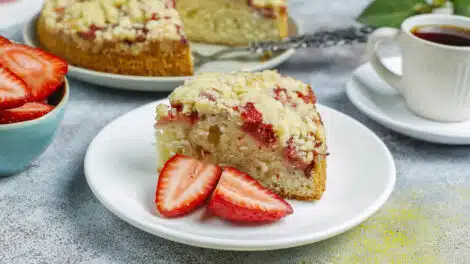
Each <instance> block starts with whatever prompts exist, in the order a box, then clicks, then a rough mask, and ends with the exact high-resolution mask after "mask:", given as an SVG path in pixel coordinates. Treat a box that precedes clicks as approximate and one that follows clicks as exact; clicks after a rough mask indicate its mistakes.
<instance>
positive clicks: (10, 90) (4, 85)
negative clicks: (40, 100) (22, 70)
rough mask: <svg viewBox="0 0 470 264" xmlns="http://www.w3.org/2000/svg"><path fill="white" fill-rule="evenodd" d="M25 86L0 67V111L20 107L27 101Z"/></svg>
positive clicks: (27, 93) (27, 94)
mask: <svg viewBox="0 0 470 264" xmlns="http://www.w3.org/2000/svg"><path fill="white" fill-rule="evenodd" d="M28 96H29V91H28V88H27V87H26V84H25V83H24V82H23V81H22V80H21V79H20V78H18V76H16V75H15V74H13V73H12V72H11V71H9V70H8V69H7V68H4V67H2V66H1V65H0V109H7V108H14V107H19V106H22V105H23V104H24V103H26V100H27V99H28Z"/></svg>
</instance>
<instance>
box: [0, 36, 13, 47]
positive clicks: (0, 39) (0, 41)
mask: <svg viewBox="0 0 470 264" xmlns="http://www.w3.org/2000/svg"><path fill="white" fill-rule="evenodd" d="M8 43H11V41H10V40H9V39H7V38H5V37H3V36H0V45H3V44H8Z"/></svg>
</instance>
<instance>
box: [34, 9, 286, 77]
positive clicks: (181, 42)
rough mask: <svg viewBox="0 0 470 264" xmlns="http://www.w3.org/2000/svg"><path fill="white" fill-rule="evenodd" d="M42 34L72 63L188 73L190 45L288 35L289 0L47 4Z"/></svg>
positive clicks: (49, 46) (147, 72) (40, 28)
mask: <svg viewBox="0 0 470 264" xmlns="http://www.w3.org/2000/svg"><path fill="white" fill-rule="evenodd" d="M37 36H38V39H39V42H40V43H41V44H42V45H43V46H44V47H45V48H46V49H47V50H48V51H50V52H52V53H54V54H55V55H58V56H60V57H62V58H64V59H66V60H67V61H68V62H69V63H70V64H72V65H76V66H80V67H84V68H87V69H91V70H95V71H101V72H109V73H116V74H126V75H140V76H187V75H192V74H193V73H194V69H193V62H192V58H191V49H190V43H189V41H188V40H190V41H196V42H205V43H217V44H225V45H242V44H247V43H248V42H250V41H260V40H277V39H281V38H282V37H285V36H287V8H286V0H248V1H246V0H201V1H193V0H46V1H45V4H44V6H43V9H42V12H41V15H40V17H39V20H38V23H37Z"/></svg>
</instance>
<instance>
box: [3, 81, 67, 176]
mask: <svg viewBox="0 0 470 264" xmlns="http://www.w3.org/2000/svg"><path fill="white" fill-rule="evenodd" d="M69 93H70V91H69V84H68V82H67V79H65V81H64V84H63V85H62V87H61V88H59V89H58V90H57V91H56V92H54V94H52V95H51V96H49V98H48V103H49V104H51V105H54V106H55V108H54V109H53V110H52V111H51V112H49V113H48V114H46V115H44V116H42V117H40V118H37V119H34V120H30V121H25V122H19V123H13V124H7V125H0V176H9V175H13V174H17V173H19V172H22V171H23V170H25V169H26V168H28V166H29V165H30V164H31V163H32V162H33V161H34V160H35V159H36V158H38V157H39V156H40V155H41V154H42V153H43V152H44V151H45V150H46V149H47V147H48V146H49V145H50V144H51V142H52V139H53V138H54V134H55V132H56V130H57V127H58V126H59V124H60V122H61V121H62V119H63V117H64V111H65V105H66V104H67V102H68V99H69Z"/></svg>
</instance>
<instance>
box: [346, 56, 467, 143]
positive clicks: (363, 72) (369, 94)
mask: <svg viewBox="0 0 470 264" xmlns="http://www.w3.org/2000/svg"><path fill="white" fill-rule="evenodd" d="M384 63H385V64H386V65H387V66H388V67H389V68H390V69H391V70H393V71H395V72H396V73H399V74H401V59H400V58H396V57H392V58H386V59H384ZM346 93H347V95H348V97H349V99H350V100H351V102H352V103H353V104H354V105H355V106H356V107H357V108H358V109H359V110H361V111H362V112H363V113H364V114H366V115H367V116H369V117H370V118H372V119H373V120H375V121H376V122H378V123H380V124H382V125H384V126H386V127H388V128H390V129H392V130H394V131H396V132H398V133H402V134H404V135H407V136H410V137H413V138H416V139H421V140H424V141H429V142H434V143H441V144H452V145H464V144H465V145H466V144H470V132H469V131H470V121H466V122H460V123H441V122H435V121H432V120H428V119H425V118H422V117H419V116H417V115H415V114H413V113H412V112H411V111H410V110H409V109H408V107H407V106H406V104H405V101H404V99H403V97H402V96H401V95H400V94H399V93H398V92H396V91H395V90H394V88H393V87H390V86H389V85H388V84H387V83H385V81H384V80H382V79H381V78H380V77H379V76H378V75H377V74H376V73H375V71H374V70H373V69H372V67H371V66H370V64H369V63H366V64H364V65H362V66H360V67H359V68H357V69H356V70H355V71H354V73H353V74H352V77H351V79H349V81H348V82H347V83H346Z"/></svg>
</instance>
